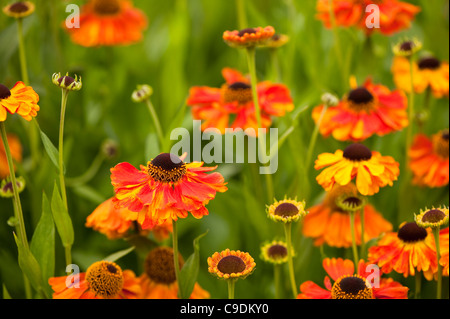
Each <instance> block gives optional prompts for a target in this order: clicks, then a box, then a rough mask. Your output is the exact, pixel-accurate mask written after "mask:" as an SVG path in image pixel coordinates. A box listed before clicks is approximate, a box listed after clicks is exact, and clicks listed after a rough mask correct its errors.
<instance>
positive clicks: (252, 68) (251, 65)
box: [246, 47, 274, 202]
mask: <svg viewBox="0 0 450 319" xmlns="http://www.w3.org/2000/svg"><path fill="white" fill-rule="evenodd" d="M246 52H247V62H248V70H249V73H250V81H251V86H252V97H253V105H254V108H255V115H256V122H257V124H258V129H259V128H262V121H261V108H260V106H259V98H258V90H257V87H258V79H257V77H256V64H255V56H256V51H255V48H254V47H248V48H247V49H246ZM258 143H259V151H260V152H263V150H266V145H265V144H264V143H263V139H261V138H260V136H259V134H258ZM260 154H261V153H260ZM265 178H266V186H267V200H268V202H270V201H272V199H273V197H274V190H273V181H272V176H271V175H270V174H265Z"/></svg>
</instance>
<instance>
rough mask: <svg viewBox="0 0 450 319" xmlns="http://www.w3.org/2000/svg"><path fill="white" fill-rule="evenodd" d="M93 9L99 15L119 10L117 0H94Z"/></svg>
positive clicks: (114, 12)
mask: <svg viewBox="0 0 450 319" xmlns="http://www.w3.org/2000/svg"><path fill="white" fill-rule="evenodd" d="M94 11H95V12H96V13H98V14H100V15H112V14H116V13H118V12H119V11H120V3H119V1H118V0H94Z"/></svg>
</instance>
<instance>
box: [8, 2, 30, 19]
mask: <svg viewBox="0 0 450 319" xmlns="http://www.w3.org/2000/svg"><path fill="white" fill-rule="evenodd" d="M34 10H35V5H34V3H32V2H30V1H17V2H14V3H11V4H8V5H7V6H6V7H3V13H4V14H6V15H7V16H10V17H12V18H16V19H19V18H25V17H27V16H29V15H30V14H32V13H33V12H34Z"/></svg>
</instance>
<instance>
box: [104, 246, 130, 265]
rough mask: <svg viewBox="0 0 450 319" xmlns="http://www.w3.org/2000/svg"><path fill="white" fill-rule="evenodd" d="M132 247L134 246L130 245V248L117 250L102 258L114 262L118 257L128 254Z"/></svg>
mask: <svg viewBox="0 0 450 319" xmlns="http://www.w3.org/2000/svg"><path fill="white" fill-rule="evenodd" d="M134 248H135V247H130V248H127V249H124V250H120V251H118V252H115V253H114V254H111V255H109V256H108V257H106V258H105V259H103V260H106V261H111V262H115V261H117V260H119V259H120V258H122V257H124V256H126V255H128V254H129V253H130V252H132V251H133V250H134Z"/></svg>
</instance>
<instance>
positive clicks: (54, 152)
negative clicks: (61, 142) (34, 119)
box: [39, 129, 66, 173]
mask: <svg viewBox="0 0 450 319" xmlns="http://www.w3.org/2000/svg"><path fill="white" fill-rule="evenodd" d="M39 131H40V135H41V140H42V143H43V144H44V148H45V151H46V152H47V155H48V156H49V157H50V160H51V161H52V163H53V164H55V166H56V168H57V169H58V170H59V163H58V158H59V152H58V149H57V148H56V147H55V146H54V145H53V143H52V141H51V140H50V139H49V138H48V136H47V135H46V134H45V133H44V132H43V131H42V130H41V129H39ZM63 169H64V173H65V170H66V169H65V167H63Z"/></svg>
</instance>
